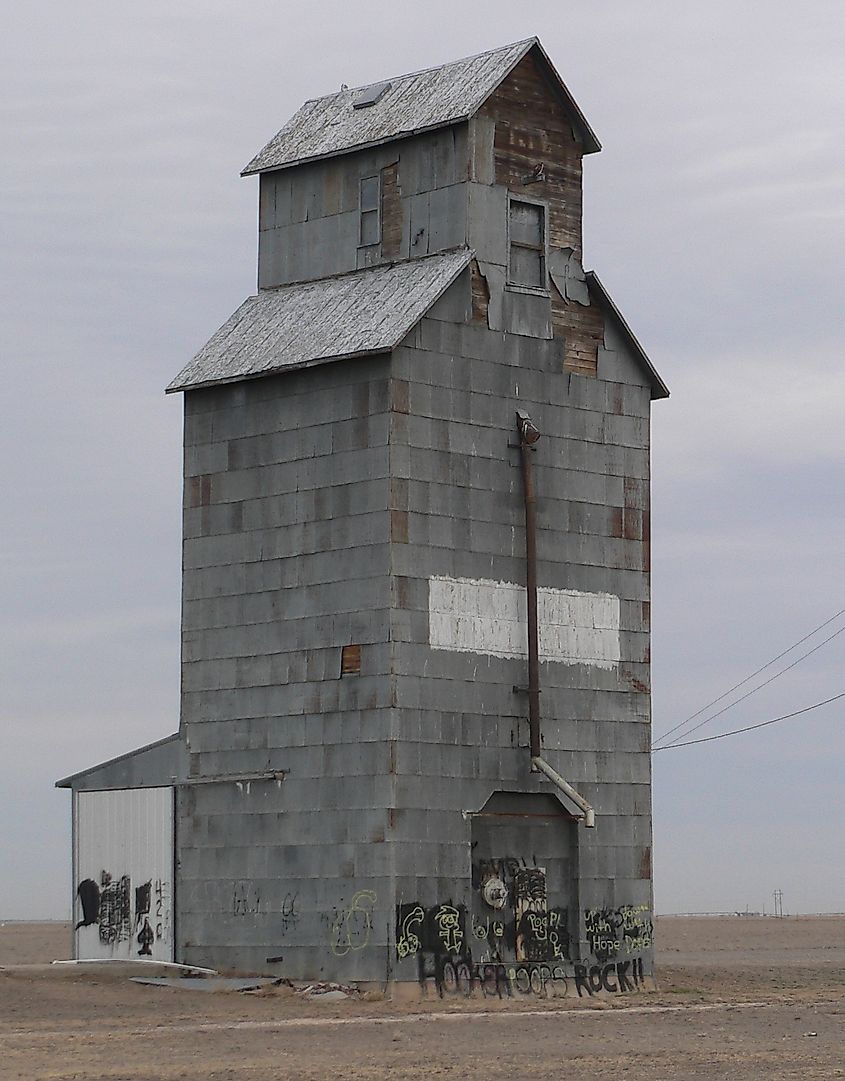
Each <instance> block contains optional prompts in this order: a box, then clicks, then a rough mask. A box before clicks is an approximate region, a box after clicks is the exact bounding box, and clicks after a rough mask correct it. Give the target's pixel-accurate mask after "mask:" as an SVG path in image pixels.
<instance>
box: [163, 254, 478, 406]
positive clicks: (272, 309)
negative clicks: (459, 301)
mask: <svg viewBox="0 0 845 1081" xmlns="http://www.w3.org/2000/svg"><path fill="white" fill-rule="evenodd" d="M471 258H472V252H471V251H469V249H466V248H463V249H461V250H459V251H454V252H450V253H448V254H445V255H435V256H432V257H430V258H428V259H416V260H414V261H413V262H409V263H402V264H399V265H395V266H386V267H374V268H373V269H370V270H363V271H357V272H355V273H352V274H345V275H343V276H341V277H338V278H324V279H321V280H319V281H313V282H302V283H300V284H298V285H288V286H282V287H281V288H279V289H268V290H265V291H263V292H261V293H259V294H258V296H256V297H250V298H249V299H248V300H246V301H244V303H243V304H242V305H241V306H240V308H238V310H237V311H236V312H235V313H234V315H232V316H231V318H230V319H228V320H227V321H226V323H224V324H223V326H222V327H221V328H220V330H218V331H217V333H216V334H214V335H213V336H212V338H211V339H210V340H209V341H208V342H207V344H206V345H205V346H203V348H202V349H201V350H200V351H199V353H197V355H196V356H195V357H194V359H193V360H192V361H191V362H190V364H188V365H187V366H186V367H185V368H184V369H183V370H182V371H181V372H180V373H179V375H178V376H177V377H176V378H175V379H174V380H173V382H172V383H171V384H170V385H169V386H168V388H167V390H168V392H174V391H179V390H186V389H187V388H189V387H198V386H210V385H212V384H215V383H226V382H231V381H233V380H238V379H248V378H254V377H256V376H260V375H270V374H271V373H274V372H281V371H287V370H291V369H294V368H303V367H306V366H309V365H313V364H319V363H324V362H326V361H331V360H339V359H341V358H344V357H351V356H363V355H366V354H368V353H381V352H387V351H389V350H390V349H393V348H394V347H395V346H396V345H398V344H399V342H400V341H401V340H402V339H403V338H404V337H405V335H406V334H407V333H408V331H409V330H410V329H411V327H413V326H414V324H415V323H417V322H418V321H419V320H420V319H421V318H422V317H423V315H424V314H425V312H426V311H428V309H429V308H430V307H431V305H432V304H434V302H435V301H436V300H437V299H438V298H439V297H440V296H441V295H442V294H443V293H444V292H445V290H446V289H447V288H448V287H449V285H451V283H452V282H453V281H454V280H455V278H456V277H457V276H458V274H460V272H461V271H462V270H463V269H464V267H466V266H467V265H468V263H469V261H470V259H471Z"/></svg>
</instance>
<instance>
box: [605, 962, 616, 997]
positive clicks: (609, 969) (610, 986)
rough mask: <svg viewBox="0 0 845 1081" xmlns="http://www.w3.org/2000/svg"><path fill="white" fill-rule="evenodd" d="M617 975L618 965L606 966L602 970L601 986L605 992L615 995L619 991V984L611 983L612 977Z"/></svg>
mask: <svg viewBox="0 0 845 1081" xmlns="http://www.w3.org/2000/svg"><path fill="white" fill-rule="evenodd" d="M615 974H616V965H605V966H604V968H603V969H602V970H601V985H602V987H603V988H604V990H605V991H610V993H611V994H615V993H616V992H617V991H618V990H619V984H618V983H611V982H610V977H611V976H613V975H615Z"/></svg>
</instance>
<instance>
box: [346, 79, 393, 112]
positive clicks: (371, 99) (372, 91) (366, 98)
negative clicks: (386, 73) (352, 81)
mask: <svg viewBox="0 0 845 1081" xmlns="http://www.w3.org/2000/svg"><path fill="white" fill-rule="evenodd" d="M389 89H390V83H373V85H372V86H365V87H364V88H363V90H359V91H358V92H357V93H356V94H355V97H354V98H353V100H352V108H353V109H369V107H370V106H371V105H375V103H376V102H377V101H381V99H382V98H383V97H384V95H385V94H386V93H387V91H388V90H389Z"/></svg>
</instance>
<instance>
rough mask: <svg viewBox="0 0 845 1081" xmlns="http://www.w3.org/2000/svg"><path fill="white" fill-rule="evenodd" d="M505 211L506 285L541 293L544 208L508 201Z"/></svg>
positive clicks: (543, 277)
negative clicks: (508, 244)
mask: <svg viewBox="0 0 845 1081" xmlns="http://www.w3.org/2000/svg"><path fill="white" fill-rule="evenodd" d="M509 207H510V209H509V214H510V219H509V222H508V239H509V242H510V260H509V266H508V281H509V283H510V284H511V285H522V286H524V287H525V288H527V289H545V288H546V208H545V207H544V206H543V205H542V204H541V203H528V202H525V201H524V200H522V199H511V200H510V204H509Z"/></svg>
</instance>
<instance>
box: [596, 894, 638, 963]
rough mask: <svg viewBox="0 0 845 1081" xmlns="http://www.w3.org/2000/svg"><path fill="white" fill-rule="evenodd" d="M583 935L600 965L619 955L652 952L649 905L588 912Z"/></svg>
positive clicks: (598, 909) (623, 906)
mask: <svg viewBox="0 0 845 1081" xmlns="http://www.w3.org/2000/svg"><path fill="white" fill-rule="evenodd" d="M584 931H585V934H586V936H587V943H588V944H589V947H590V953H591V954H593V956H594V957H595V958H596V960H597V961H600V962H605V961H609V960H610V959H611V958H613V957H616V956H618V955H619V954H620V953H621V954H625V955H626V956H631V954H634V953H641V952H642V951H643V950H647V949H650V948H651V945H652V942H653V940H654V924H653V922H652V919H651V912H650V909H649V907H648V905H636V906H634V905H622V906H621V908H613V909H610V908H588V909H587V910H586V911H585V913H584Z"/></svg>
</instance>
